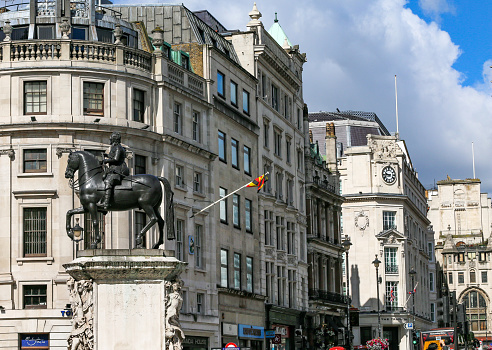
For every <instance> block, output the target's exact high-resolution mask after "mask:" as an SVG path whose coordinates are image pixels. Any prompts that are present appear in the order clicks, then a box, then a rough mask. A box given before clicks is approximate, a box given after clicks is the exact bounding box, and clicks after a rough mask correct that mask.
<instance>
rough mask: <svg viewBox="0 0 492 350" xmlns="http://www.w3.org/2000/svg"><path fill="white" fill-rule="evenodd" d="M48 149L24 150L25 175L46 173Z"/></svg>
mask: <svg viewBox="0 0 492 350" xmlns="http://www.w3.org/2000/svg"><path fill="white" fill-rule="evenodd" d="M47 165H48V164H47V150H46V149H25V150H24V172H25V173H45V172H47V170H48V167H47Z"/></svg>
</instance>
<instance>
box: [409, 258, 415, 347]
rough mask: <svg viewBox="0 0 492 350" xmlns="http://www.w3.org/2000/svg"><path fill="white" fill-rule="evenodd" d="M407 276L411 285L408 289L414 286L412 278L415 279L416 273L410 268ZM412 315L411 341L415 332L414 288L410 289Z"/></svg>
mask: <svg viewBox="0 0 492 350" xmlns="http://www.w3.org/2000/svg"><path fill="white" fill-rule="evenodd" d="M408 274H409V275H410V277H411V278H412V285H411V286H410V288H412V287H413V286H415V284H414V278H415V275H416V274H417V271H415V269H414V268H413V267H412V268H411V269H410V271H409V272H408ZM411 293H412V313H413V329H412V340H413V333H414V332H415V329H416V327H415V287H414V288H413V289H412V292H411Z"/></svg>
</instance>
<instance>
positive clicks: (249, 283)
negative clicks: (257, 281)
mask: <svg viewBox="0 0 492 350" xmlns="http://www.w3.org/2000/svg"><path fill="white" fill-rule="evenodd" d="M246 292H250V293H253V258H251V257H249V256H247V257H246Z"/></svg>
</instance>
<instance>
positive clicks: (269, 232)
mask: <svg viewBox="0 0 492 350" xmlns="http://www.w3.org/2000/svg"><path fill="white" fill-rule="evenodd" d="M264 214H265V245H273V211H269V210H265V212H264Z"/></svg>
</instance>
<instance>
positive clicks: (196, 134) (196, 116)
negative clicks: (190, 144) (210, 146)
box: [193, 111, 202, 142]
mask: <svg viewBox="0 0 492 350" xmlns="http://www.w3.org/2000/svg"><path fill="white" fill-rule="evenodd" d="M201 123H202V121H201V117H200V112H197V111H193V141H196V142H201V141H202V130H201V128H202V126H201Z"/></svg>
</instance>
